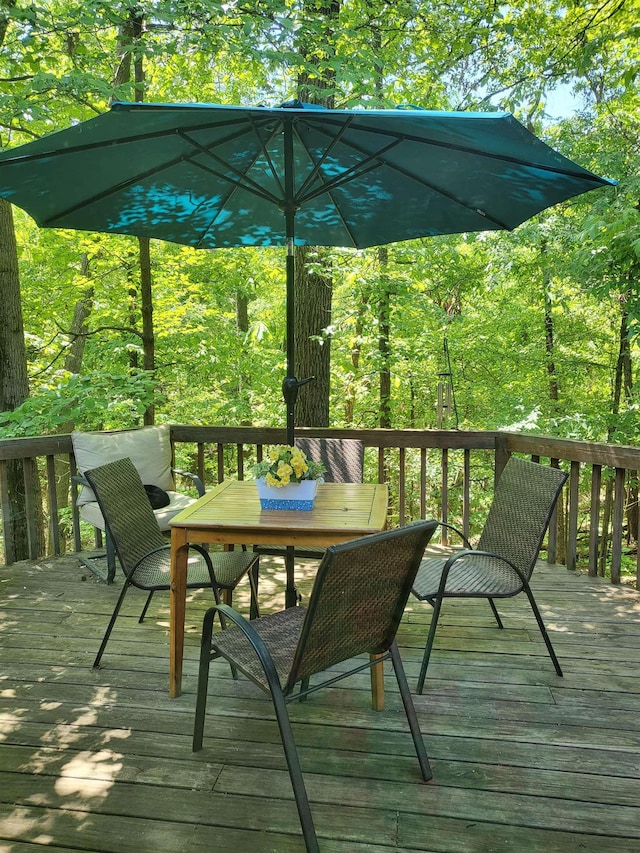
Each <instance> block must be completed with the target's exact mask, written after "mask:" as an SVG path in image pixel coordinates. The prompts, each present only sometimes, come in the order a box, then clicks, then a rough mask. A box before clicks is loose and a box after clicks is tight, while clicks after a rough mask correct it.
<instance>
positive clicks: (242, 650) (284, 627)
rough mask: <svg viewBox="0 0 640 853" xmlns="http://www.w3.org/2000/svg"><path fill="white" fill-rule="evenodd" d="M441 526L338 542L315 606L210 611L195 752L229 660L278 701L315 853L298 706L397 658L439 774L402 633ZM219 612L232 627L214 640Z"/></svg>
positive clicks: (422, 760) (408, 701)
mask: <svg viewBox="0 0 640 853" xmlns="http://www.w3.org/2000/svg"><path fill="white" fill-rule="evenodd" d="M436 527H437V522H417V523H416V524H412V525H409V526H407V527H404V528H400V529H399V530H393V531H385V532H383V533H378V534H374V535H372V536H368V537H364V538H361V539H358V540H354V541H352V542H347V543H343V544H341V545H332V546H330V547H329V548H327V550H326V552H325V555H324V557H323V559H322V562H321V563H320V566H319V568H318V573H317V575H316V579H315V583H314V587H313V591H312V593H311V597H310V600H309V606H308V608H304V607H293V608H289V609H287V610H284V611H279V612H278V613H274V614H270V615H267V616H264V617H261V618H260V619H257V620H255V621H253V622H248V621H247V620H246V619H244V618H243V617H242V616H241V615H240V614H239V613H237V612H236V611H235V610H233V609H231V608H230V607H228V606H226V605H224V604H222V605H216V606H215V607H212V608H211V609H210V610H208V611H207V613H206V615H205V618H204V623H203V631H202V643H201V650H200V667H199V675H198V691H197V699H196V713H195V721H194V732H193V750H194V751H197V750H199V749H201V748H202V741H203V732H204V721H205V714H206V703H207V688H208V681H209V667H210V663H211V661H212V660H215V659H217V658H225V659H226V660H227V661H228V662H229V663H230V664H231V665H232V666H234V667H236V668H237V669H238V670H239V671H241V672H242V673H243V674H244V675H246V676H247V677H248V678H249V679H250V680H251V681H253V682H254V684H256V685H258V687H260V689H261V690H263V691H264V692H265V693H268V694H269V695H270V696H271V699H272V701H273V707H274V711H275V715H276V720H277V723H278V728H279V730H280V736H281V740H282V745H283V748H284V753H285V758H286V763H287V768H288V770H289V775H290V778H291V783H292V787H293V792H294V796H295V800H296V805H297V809H298V815H299V818H300V823H301V827H302V832H303V836H304V839H305V843H306V847H307V851H311V853H313V851H318V850H319V847H318V840H317V837H316V831H315V827H314V823H313V818H312V815H311V808H310V805H309V799H308V796H307V792H306V788H305V784H304V779H303V774H302V768H301V765H300V760H299V757H298V751H297V748H296V744H295V740H294V737H293V732H292V729H291V722H290V719H289V715H288V712H287V705H288V704H289V703H290V702H292V701H296V700H301V699H305V698H306V697H307V696H309V695H310V694H312V693H315V692H316V691H317V690H320V689H322V688H324V687H327V686H329V685H332V684H335V683H336V682H337V681H341V680H342V679H344V678H347V677H348V676H350V675H353V674H354V673H358V672H362V671H363V670H366V669H369V668H370V667H372V666H375V665H378V664H379V663H380V662H381V661H383V660H391V662H392V665H393V669H394V673H395V676H396V680H397V683H398V689H399V692H400V695H401V698H402V703H403V707H404V711H405V714H406V717H407V722H408V725H409V730H410V732H411V736H412V739H413V743H414V747H415V750H416V755H417V758H418V763H419V766H420V771H421V777H422V780H423V781H428V780H429V779H431V778H432V772H431V767H430V765H429V760H428V757H427V752H426V749H425V746H424V741H423V739H422V734H421V732H420V727H419V724H418V719H417V715H416V711H415V707H414V705H413V700H412V697H411V692H410V690H409V686H408V683H407V679H406V675H405V672H404V668H403V665H402V661H401V658H400V655H399V652H398V648H397V645H396V640H395V636H396V632H397V629H398V626H399V624H400V620H401V618H402V613H403V611H404V607H405V605H406V602H407V599H408V596H409V594H410V590H411V585H412V583H413V579H414V577H415V573H416V571H417V569H418V565H419V563H420V559H421V557H422V554H423V553H424V549H425V547H426V545H427V543H428V541H429V539H430V538H431V536H432V534H433V531H434V530H435V529H436ZM216 616H220V617H222V618H223V619H224V621H225V622H226V623H231V626H230V627H228V628H227V630H225V631H222V632H216V633H215V634H214V633H213V624H214V620H215V618H216ZM364 653H369V655H370V656H373V655H375V657H370V660H369V661H368V662H367V663H359V664H357V665H356V666H354V667H353V668H350V669H349V670H348V671H346V672H341V673H339V674H337V675H336V674H332V675H330V676H329V677H328V678H324V679H323V680H322V681H321V682H320V683H318V684H314V685H313V686H310V678H311V676H313V675H315V674H317V673H319V672H324V671H325V670H326V669H327V668H328V667H330V666H334V665H335V664H338V663H340V662H342V661H345V660H350V659H351V658H354V657H356V656H358V655H362V654H364ZM283 685H284V686H283ZM298 685H301V686H300V688H298Z"/></svg>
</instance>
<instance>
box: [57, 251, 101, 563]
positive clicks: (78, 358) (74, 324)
mask: <svg viewBox="0 0 640 853" xmlns="http://www.w3.org/2000/svg"><path fill="white" fill-rule="evenodd" d="M80 263H81V269H82V275H83V276H84V277H85V279H86V280H87V286H86V288H85V290H84V292H83V294H82V296H81V297H80V299H78V301H77V302H76V304H75V306H74V309H73V318H72V320H71V328H70V330H69V337H70V338H71V343H70V345H69V349H68V350H67V356H66V358H65V361H64V369H65V370H67V371H69V373H80V371H81V369H82V358H83V356H84V348H85V344H86V342H87V319H88V318H89V315H90V314H91V311H92V309H93V285H92V284H91V282H90V269H89V259H88V257H87V255H86V254H83V255H82V258H81V261H80ZM74 427H75V424H74V423H73V421H68V422H67V423H65V424H61V426H60V427H59V428H58V432H59V433H68V432H71V430H72V429H73V428H74ZM54 469H55V478H56V496H57V504H58V517H59V518H62V517H63V516H62V515H61V513H60V510H63V509H66V507H68V506H69V505H70V504H69V492H70V485H71V476H70V471H69V464H68V462H67V460H66V459H64V458H63V457H62V456H56V457H55V461H54ZM58 532H59V539H60V550H61V553H63V554H64V553H65V551H66V544H67V541H68V539H69V538H70V537H71V527H70V524H69V522H68V521H60V522H59V526H58Z"/></svg>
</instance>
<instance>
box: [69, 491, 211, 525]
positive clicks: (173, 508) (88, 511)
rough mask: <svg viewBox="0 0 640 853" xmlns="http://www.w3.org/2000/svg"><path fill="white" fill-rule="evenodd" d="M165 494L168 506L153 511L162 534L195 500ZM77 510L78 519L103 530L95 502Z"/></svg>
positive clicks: (102, 522)
mask: <svg viewBox="0 0 640 853" xmlns="http://www.w3.org/2000/svg"><path fill="white" fill-rule="evenodd" d="M167 494H168V495H169V498H170V499H171V502H170V503H169V505H168V506H163V507H162V509H156V510H154V511H153V514H154V515H155V517H156V518H157V519H158V527H159V528H160V530H162V531H163V532H164V531H165V530H169V529H170V526H169V522H170V521H171V519H172V518H173V517H174V515H177V514H178V513H179V512H182V510H183V509H185V507H188V506H189V504H192V503H193V502H194V500H195V498H190V497H189V496H188V495H181V494H180V493H179V492H167ZM79 509H80V517H81V518H82V519H83V520H84V521H88V522H89V524H92V525H93V526H94V527H98V528H100V530H104V518H103V517H102V513H101V512H100V507H99V506H98V502H97V501H91V502H90V503H85V504H82V506H81V507H80V508H79Z"/></svg>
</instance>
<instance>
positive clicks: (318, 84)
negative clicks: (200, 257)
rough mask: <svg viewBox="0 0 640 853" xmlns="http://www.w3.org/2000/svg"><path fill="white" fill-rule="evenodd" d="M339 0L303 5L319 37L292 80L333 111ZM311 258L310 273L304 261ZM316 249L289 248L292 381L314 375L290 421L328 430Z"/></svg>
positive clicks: (322, 295) (322, 290)
mask: <svg viewBox="0 0 640 853" xmlns="http://www.w3.org/2000/svg"><path fill="white" fill-rule="evenodd" d="M340 5H341V4H340V2H339V0H335V2H334V0H328V2H326V3H317V2H315V0H307V2H305V10H306V12H307V13H308V14H309V16H310V17H312V18H314V19H315V18H318V17H320V18H322V19H323V20H324V22H325V27H324V33H323V35H322V38H320V39H318V37H317V35H315V36H314V38H313V40H311V41H309V42H308V43H307V42H306V41H305V40H304V36H303V37H302V40H301V42H300V43H299V46H298V49H299V53H300V55H301V56H302V57H303V59H304V60H305V63H306V64H307V65H308V66H315V67H316V71H314V72H309V71H306V70H305V71H304V72H302V73H301V74H300V75H299V77H298V87H297V88H298V97H299V99H300V100H301V101H309V102H311V103H315V104H319V105H321V106H324V107H328V108H329V109H331V108H333V106H334V103H335V99H334V93H333V90H334V86H335V70H333V69H334V66H333V65H332V63H331V61H330V60H331V58H332V57H333V56H334V55H335V47H334V41H335V31H336V25H337V21H338V17H339V14H340ZM312 253H313V255H314V269H313V270H310V269H309V267H308V265H307V260H308V258H309V257H310V255H311V254H312ZM326 259H327V253H326V252H325V251H323V250H322V249H317V248H316V249H312V248H310V247H306V246H297V247H296V249H295V266H296V272H295V293H296V296H295V300H296V326H295V348H296V355H295V365H294V372H295V375H296V376H297V377H298V379H306V378H307V377H309V376H315V377H316V380H315V382H312V383H310V384H309V385H307V386H304V387H303V388H302V389H301V390H300V393H299V396H298V401H297V403H296V417H295V420H296V423H297V424H300V425H301V426H319V427H320V426H329V392H330V382H329V377H330V370H331V339H330V337H329V336H328V335H327V334H326V332H325V329H327V327H328V326H330V324H331V301H332V296H333V277H332V274H331V270H330V268H329V266H328V263H327V260H326Z"/></svg>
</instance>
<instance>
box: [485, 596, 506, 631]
mask: <svg viewBox="0 0 640 853" xmlns="http://www.w3.org/2000/svg"><path fill="white" fill-rule="evenodd" d="M487 601H488V602H489V604H490V606H491V610H492V611H493V616H494V618H495V620H496V622H497V623H498V628H504V625H503V624H502V619H501V618H500V614H499V613H498V610H497V608H496V604H495V601H494V600H493V598H488V599H487Z"/></svg>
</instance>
